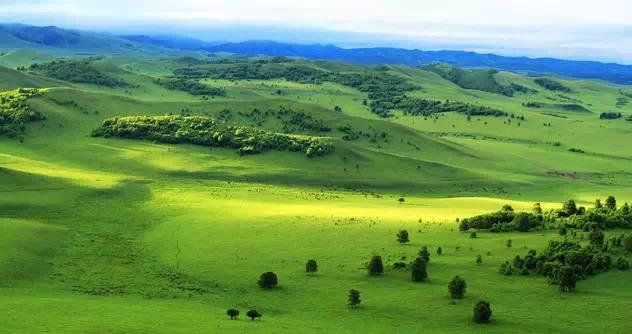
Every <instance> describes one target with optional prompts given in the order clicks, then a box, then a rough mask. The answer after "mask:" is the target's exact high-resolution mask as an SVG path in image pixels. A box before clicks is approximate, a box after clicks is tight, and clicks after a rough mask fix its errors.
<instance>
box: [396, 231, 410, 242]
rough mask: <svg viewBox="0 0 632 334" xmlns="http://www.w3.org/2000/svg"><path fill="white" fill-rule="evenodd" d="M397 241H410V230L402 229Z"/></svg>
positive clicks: (398, 233)
mask: <svg viewBox="0 0 632 334" xmlns="http://www.w3.org/2000/svg"><path fill="white" fill-rule="evenodd" d="M397 242H399V243H400V244H405V243H407V242H410V239H408V231H406V230H401V231H399V232H397Z"/></svg>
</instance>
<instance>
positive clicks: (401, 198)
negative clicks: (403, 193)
mask: <svg viewBox="0 0 632 334" xmlns="http://www.w3.org/2000/svg"><path fill="white" fill-rule="evenodd" d="M397 201H398V202H399V203H400V204H402V203H404V202H406V200H405V199H404V197H400V198H399V199H398V200H397Z"/></svg>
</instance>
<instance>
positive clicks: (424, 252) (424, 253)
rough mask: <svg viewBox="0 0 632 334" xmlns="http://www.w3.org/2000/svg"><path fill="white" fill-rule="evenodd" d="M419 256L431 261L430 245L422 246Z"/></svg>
mask: <svg viewBox="0 0 632 334" xmlns="http://www.w3.org/2000/svg"><path fill="white" fill-rule="evenodd" d="M419 257H420V258H421V259H422V260H424V261H426V262H430V252H428V247H426V246H423V247H421V250H420V251H419Z"/></svg>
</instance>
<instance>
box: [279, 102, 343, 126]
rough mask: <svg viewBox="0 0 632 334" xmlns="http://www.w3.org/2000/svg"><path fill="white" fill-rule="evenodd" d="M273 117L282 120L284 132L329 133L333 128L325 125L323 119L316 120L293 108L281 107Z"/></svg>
mask: <svg viewBox="0 0 632 334" xmlns="http://www.w3.org/2000/svg"><path fill="white" fill-rule="evenodd" d="M273 115H274V116H276V117H277V118H280V119H281V123H282V124H283V131H286V132H288V131H315V132H329V131H331V128H330V127H329V126H327V125H325V122H324V121H323V120H322V119H315V118H314V117H313V116H312V115H311V114H309V113H306V112H304V111H296V110H293V109H292V108H289V107H285V106H280V107H279V110H278V111H276V112H273Z"/></svg>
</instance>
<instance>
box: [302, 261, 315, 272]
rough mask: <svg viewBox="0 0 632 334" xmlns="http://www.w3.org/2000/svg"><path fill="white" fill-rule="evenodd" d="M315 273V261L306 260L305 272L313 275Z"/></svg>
mask: <svg viewBox="0 0 632 334" xmlns="http://www.w3.org/2000/svg"><path fill="white" fill-rule="evenodd" d="M317 271H318V264H317V263H316V260H307V263H306V264H305V272H307V273H310V274H313V273H315V272H317Z"/></svg>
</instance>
